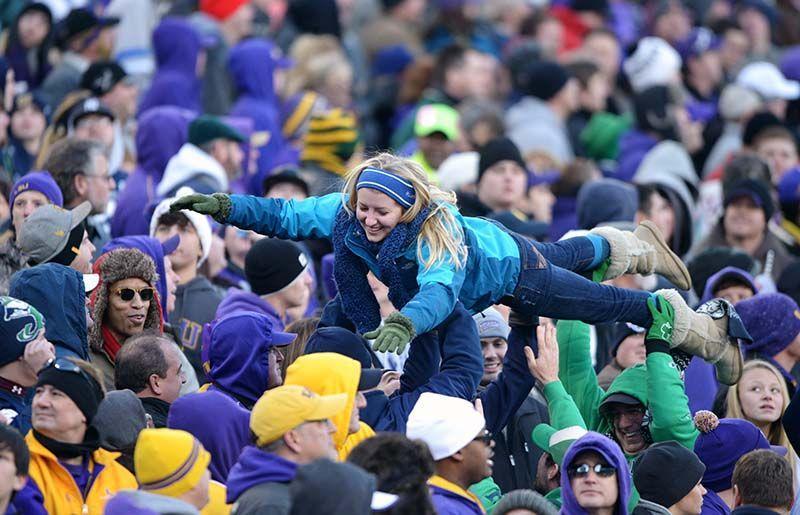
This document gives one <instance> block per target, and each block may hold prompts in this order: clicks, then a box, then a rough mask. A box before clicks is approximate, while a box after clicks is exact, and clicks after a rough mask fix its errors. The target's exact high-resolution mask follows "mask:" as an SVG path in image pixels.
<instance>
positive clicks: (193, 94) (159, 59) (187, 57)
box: [139, 17, 203, 114]
mask: <svg viewBox="0 0 800 515" xmlns="http://www.w3.org/2000/svg"><path fill="white" fill-rule="evenodd" d="M202 49H203V42H202V40H201V39H200V36H199V35H198V34H197V32H196V31H195V30H194V29H193V28H192V26H191V25H190V24H189V22H187V21H185V20H183V19H182V18H177V17H167V18H164V19H163V20H161V23H159V24H158V27H156V29H155V30H154V31H153V52H154V53H155V56H156V67H157V69H156V72H155V74H154V75H153V81H152V82H151V83H150V89H148V90H147V92H146V93H145V94H144V96H143V97H142V101H141V102H140V103H139V114H142V113H144V112H145V111H147V110H148V109H151V108H153V107H156V106H162V105H172V106H178V107H183V108H185V109H191V110H192V111H197V112H199V111H200V93H201V88H202V82H201V81H200V79H199V78H198V77H197V56H198V54H199V53H200V51H201V50H202Z"/></svg>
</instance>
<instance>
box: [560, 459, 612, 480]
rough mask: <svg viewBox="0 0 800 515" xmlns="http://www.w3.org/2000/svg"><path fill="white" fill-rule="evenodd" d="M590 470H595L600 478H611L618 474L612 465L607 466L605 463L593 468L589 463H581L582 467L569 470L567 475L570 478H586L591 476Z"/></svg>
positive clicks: (578, 466) (577, 466)
mask: <svg viewBox="0 0 800 515" xmlns="http://www.w3.org/2000/svg"><path fill="white" fill-rule="evenodd" d="M590 470H593V471H594V473H595V474H597V475H598V476H599V477H611V476H613V475H614V474H616V473H617V469H615V468H614V467H612V466H611V465H606V464H604V463H597V464H595V465H594V466H591V465H589V464H588V463H581V464H580V465H576V466H573V467H570V468H568V469H567V475H568V476H569V477H570V478H573V477H586V476H588V475H589V471H590Z"/></svg>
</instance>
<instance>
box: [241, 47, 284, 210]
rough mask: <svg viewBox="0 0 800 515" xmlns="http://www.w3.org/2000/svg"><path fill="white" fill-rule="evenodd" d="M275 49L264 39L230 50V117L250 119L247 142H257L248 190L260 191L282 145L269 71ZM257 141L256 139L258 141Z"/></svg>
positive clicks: (281, 152)
mask: <svg viewBox="0 0 800 515" xmlns="http://www.w3.org/2000/svg"><path fill="white" fill-rule="evenodd" d="M276 52H279V50H278V49H277V48H276V47H275V45H273V44H272V43H271V42H269V41H267V40H265V39H257V38H254V39H248V40H245V41H244V42H242V43H239V44H238V45H236V46H235V47H233V48H232V49H231V52H230V54H229V56H228V71H229V72H230V75H231V79H233V83H234V85H235V86H236V90H237V92H238V95H239V96H238V98H237V100H236V103H235V104H234V105H233V107H232V108H231V111H230V113H229V114H230V115H231V116H241V117H243V118H251V119H252V120H253V129H254V133H253V135H252V136H251V141H258V142H259V143H260V145H259V146H258V147H256V148H257V149H258V161H256V173H255V175H254V176H253V177H251V178H250V181H249V182H250V185H249V187H248V188H249V191H250V192H252V193H253V194H257V195H259V194H261V183H262V182H263V181H264V178H265V177H266V176H267V175H269V173H270V171H272V169H273V168H275V167H276V166H277V165H279V164H282V163H280V162H278V160H279V159H280V157H281V156H282V155H283V150H282V149H283V147H284V146H285V145H286V143H285V141H284V139H283V133H282V132H281V123H280V100H279V99H278V96H277V95H276V94H275V86H274V81H273V74H274V73H275V68H276V64H277V63H276V60H275V54H276ZM259 140H260V141H259Z"/></svg>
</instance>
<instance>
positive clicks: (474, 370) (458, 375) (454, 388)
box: [375, 303, 483, 432]
mask: <svg viewBox="0 0 800 515" xmlns="http://www.w3.org/2000/svg"><path fill="white" fill-rule="evenodd" d="M438 329H439V335H440V340H441V342H442V365H441V368H440V369H439V372H438V373H437V374H436V375H434V376H433V377H431V378H430V380H429V381H428V382H427V383H425V384H424V385H422V386H420V387H419V388H417V389H415V390H414V391H412V392H408V393H405V394H402V395H398V396H395V397H393V398H392V399H390V400H389V407H388V410H387V412H385V413H384V417H390V418H391V420H390V421H388V422H389V424H388V425H389V427H388V428H387V427H385V426H386V425H387V424H386V422H384V423H383V424H381V423H379V424H378V427H380V429H378V427H376V428H375V429H376V430H382V431H401V432H405V425H406V420H407V419H408V415H409V414H410V413H411V410H412V409H414V405H415V404H416V403H417V399H419V396H420V395H422V394H423V393H425V392H433V393H439V394H442V395H449V396H450V397H460V398H462V399H467V400H472V398H473V397H474V395H475V391H476V390H477V388H478V384H480V381H481V377H482V376H483V355H482V354H481V346H480V338H479V337H478V328H477V327H476V326H475V322H474V321H473V320H472V317H471V316H470V314H469V312H467V310H466V309H465V308H464V306H462V305H461V304H460V303H458V304H456V309H455V310H453V313H451V314H450V316H449V317H447V319H446V320H445V321H444V322H443V323H442V324H441V325H440V326H439V328H438ZM415 345H416V344H415Z"/></svg>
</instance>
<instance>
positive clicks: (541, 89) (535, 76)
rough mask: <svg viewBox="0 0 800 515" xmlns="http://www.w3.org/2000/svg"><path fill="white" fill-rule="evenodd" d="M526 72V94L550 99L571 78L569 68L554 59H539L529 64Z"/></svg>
mask: <svg viewBox="0 0 800 515" xmlns="http://www.w3.org/2000/svg"><path fill="white" fill-rule="evenodd" d="M524 73H525V91H524V93H525V94H526V95H530V96H532V97H536V98H538V99H541V100H550V99H551V98H553V97H554V96H556V94H557V93H558V92H559V91H561V89H562V88H563V87H564V85H565V84H566V83H567V81H568V80H569V73H568V72H567V69H566V68H564V67H563V66H561V65H560V64H558V63H554V62H552V61H537V62H534V63H531V64H530V65H528V66H527V67H526V69H525V71H524Z"/></svg>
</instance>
